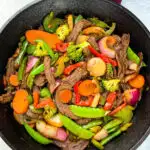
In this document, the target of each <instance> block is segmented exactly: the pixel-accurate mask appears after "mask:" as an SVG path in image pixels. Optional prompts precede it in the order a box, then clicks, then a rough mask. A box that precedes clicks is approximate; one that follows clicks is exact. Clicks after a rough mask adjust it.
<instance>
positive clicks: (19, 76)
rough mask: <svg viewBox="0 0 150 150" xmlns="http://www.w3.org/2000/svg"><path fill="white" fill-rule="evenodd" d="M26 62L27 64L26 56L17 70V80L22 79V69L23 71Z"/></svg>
mask: <svg viewBox="0 0 150 150" xmlns="http://www.w3.org/2000/svg"><path fill="white" fill-rule="evenodd" d="M26 64H27V57H25V58H24V59H23V61H22V63H21V65H20V67H19V71H18V79H19V81H21V80H22V78H23V75H24V71H25V68H26Z"/></svg>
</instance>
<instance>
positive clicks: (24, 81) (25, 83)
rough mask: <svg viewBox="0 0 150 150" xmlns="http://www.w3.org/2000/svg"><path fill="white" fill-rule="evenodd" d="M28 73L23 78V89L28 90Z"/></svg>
mask: <svg viewBox="0 0 150 150" xmlns="http://www.w3.org/2000/svg"><path fill="white" fill-rule="evenodd" d="M28 75H29V74H28V73H26V74H25V75H24V76H23V79H22V82H21V88H22V89H26V88H27V78H28Z"/></svg>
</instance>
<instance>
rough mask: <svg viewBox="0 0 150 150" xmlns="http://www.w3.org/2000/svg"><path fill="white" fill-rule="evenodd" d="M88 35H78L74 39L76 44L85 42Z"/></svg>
mask: <svg viewBox="0 0 150 150" xmlns="http://www.w3.org/2000/svg"><path fill="white" fill-rule="evenodd" d="M88 38H89V36H87V35H82V34H81V35H79V36H78V38H77V40H76V44H81V43H83V42H86V41H87V40H88Z"/></svg>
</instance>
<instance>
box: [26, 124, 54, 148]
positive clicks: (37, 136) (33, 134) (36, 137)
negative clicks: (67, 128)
mask: <svg viewBox="0 0 150 150" xmlns="http://www.w3.org/2000/svg"><path fill="white" fill-rule="evenodd" d="M24 128H25V129H26V131H27V132H28V134H29V135H30V136H31V137H32V138H33V139H34V140H35V141H37V142H38V143H40V144H43V145H47V144H50V143H52V142H53V141H52V140H50V139H48V138H46V137H44V136H42V135H41V134H40V133H38V132H36V131H35V130H34V129H32V128H31V127H30V126H29V125H28V124H26V123H24Z"/></svg>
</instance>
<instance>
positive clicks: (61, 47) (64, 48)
mask: <svg viewBox="0 0 150 150" xmlns="http://www.w3.org/2000/svg"><path fill="white" fill-rule="evenodd" d="M68 46H69V43H56V50H58V51H60V52H66V51H67V47H68Z"/></svg>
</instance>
